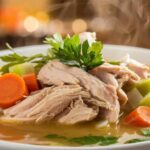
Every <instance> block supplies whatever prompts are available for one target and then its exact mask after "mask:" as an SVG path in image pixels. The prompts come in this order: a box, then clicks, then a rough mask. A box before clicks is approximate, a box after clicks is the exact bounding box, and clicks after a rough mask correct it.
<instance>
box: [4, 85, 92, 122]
mask: <svg viewBox="0 0 150 150" xmlns="http://www.w3.org/2000/svg"><path fill="white" fill-rule="evenodd" d="M40 93H42V94H41V95H42V97H41V98H39V99H38V100H36V101H35V97H39V94H40ZM79 96H80V97H81V98H83V99H89V98H91V95H90V93H89V92H87V91H85V90H84V89H83V88H82V87H81V86H79V85H63V86H57V87H49V88H45V89H43V90H41V91H40V92H38V93H36V94H34V95H31V96H29V97H28V98H26V99H25V100H23V101H21V102H20V103H18V104H17V105H15V106H13V107H11V108H9V109H6V110H5V111H4V115H5V118H8V119H10V118H11V119H14V120H19V119H20V120H22V118H24V119H23V120H29V121H31V120H32V121H34V122H37V123H39V122H45V121H49V120H51V119H53V118H54V117H55V116H57V115H58V114H60V113H62V112H63V111H64V110H65V109H66V108H67V107H68V106H69V105H70V104H71V102H72V101H73V100H76V99H78V98H79ZM85 121H86V120H85Z"/></svg>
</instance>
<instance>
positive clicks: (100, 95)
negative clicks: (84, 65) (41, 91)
mask: <svg viewBox="0 0 150 150" xmlns="http://www.w3.org/2000/svg"><path fill="white" fill-rule="evenodd" d="M51 66H53V67H55V69H57V70H60V71H62V72H66V73H68V74H70V75H72V76H74V77H75V78H76V79H77V80H79V81H80V83H79V84H80V85H81V86H82V87H84V88H85V89H86V90H88V91H90V93H91V94H92V96H93V97H96V98H97V99H98V100H99V101H103V102H105V103H106V106H107V109H108V110H109V111H114V112H116V113H114V114H116V115H117V116H114V117H113V118H115V119H112V120H111V119H110V120H109V121H110V122H115V121H116V119H117V118H118V116H119V111H118V110H119V109H118V104H117V102H118V97H117V93H116V88H115V87H114V86H112V85H107V84H105V83H104V82H102V81H101V80H99V79H98V78H97V77H94V76H93V75H91V74H89V73H87V72H85V71H84V70H82V69H80V68H77V67H69V66H67V65H64V64H62V63H61V62H59V61H51V62H49V63H48V64H46V65H45V66H44V67H43V68H42V69H41V71H40V72H39V75H38V79H39V80H40V82H41V83H44V84H47V85H49V83H52V84H53V85H55V84H56V83H55V82H54V80H52V79H51V78H50V76H48V74H46V73H43V74H42V76H43V75H44V76H45V77H44V78H47V79H48V81H49V82H47V83H46V80H42V79H44V78H43V77H41V72H44V71H45V72H49V71H48V70H49V69H50V68H51ZM43 69H44V71H43ZM62 76H63V75H62ZM55 78H57V79H56V80H58V81H59V80H61V79H60V77H59V75H58V76H57V74H56V75H55ZM67 83H68V82H65V81H64V84H67ZM116 107H117V108H116Z"/></svg>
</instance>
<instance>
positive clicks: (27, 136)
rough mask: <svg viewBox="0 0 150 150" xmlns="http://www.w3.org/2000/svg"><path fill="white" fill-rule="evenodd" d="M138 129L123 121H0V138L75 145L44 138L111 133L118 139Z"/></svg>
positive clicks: (31, 142) (130, 134)
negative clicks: (100, 124)
mask: <svg viewBox="0 0 150 150" xmlns="http://www.w3.org/2000/svg"><path fill="white" fill-rule="evenodd" d="M138 130H139V129H138V128H135V127H131V126H126V125H124V124H123V123H119V124H118V125H110V126H107V127H101V128H98V127H97V123H96V122H89V123H84V124H77V125H72V126H67V125H60V124H58V123H55V122H51V123H46V124H42V125H34V124H30V125H29V124H21V123H20V124H18V123H9V124H8V123H6V122H5V123H4V122H3V123H2V122H1V123H0V140H7V141H13V142H19V143H29V144H38V145H60V146H61V145H65V146H67V145H68V146H76V145H73V144H71V145H70V143H67V142H65V141H62V140H60V139H59V140H58V139H52V140H49V139H47V138H45V136H46V135H48V134H58V135H61V136H65V137H81V136H85V135H89V134H90V135H112V136H117V137H122V138H121V139H120V140H119V141H120V143H123V142H124V140H127V139H131V138H135V137H139V136H138V135H137V133H136V132H137V131H138Z"/></svg>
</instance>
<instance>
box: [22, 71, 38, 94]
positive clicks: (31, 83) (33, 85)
mask: <svg viewBox="0 0 150 150" xmlns="http://www.w3.org/2000/svg"><path fill="white" fill-rule="evenodd" d="M23 79H24V81H25V83H26V85H27V88H28V90H29V91H30V92H32V91H36V90H39V85H38V81H37V78H36V75H35V74H34V73H31V74H27V75H24V76H23Z"/></svg>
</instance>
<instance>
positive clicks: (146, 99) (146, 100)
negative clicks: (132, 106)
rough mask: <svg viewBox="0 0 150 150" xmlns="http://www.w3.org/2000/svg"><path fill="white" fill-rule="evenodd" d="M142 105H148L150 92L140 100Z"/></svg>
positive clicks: (149, 103) (149, 104)
mask: <svg viewBox="0 0 150 150" xmlns="http://www.w3.org/2000/svg"><path fill="white" fill-rule="evenodd" d="M140 105H142V106H150V92H149V93H148V94H147V95H146V96H145V97H144V98H143V99H142V100H141V101H140Z"/></svg>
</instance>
